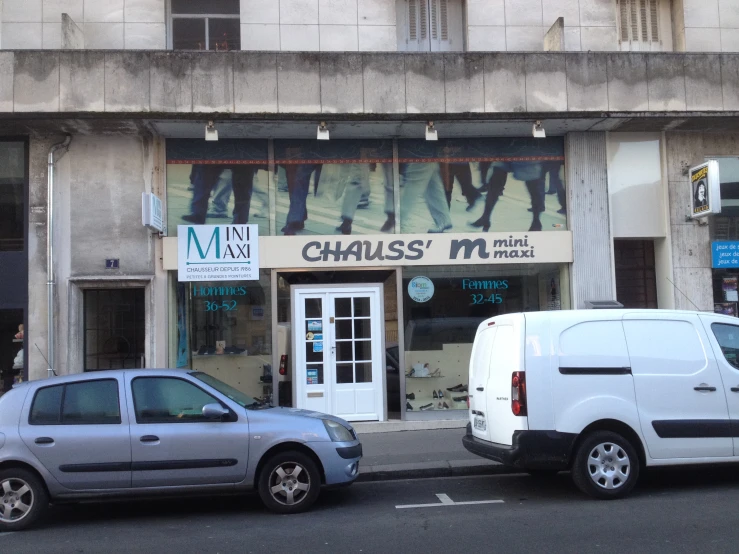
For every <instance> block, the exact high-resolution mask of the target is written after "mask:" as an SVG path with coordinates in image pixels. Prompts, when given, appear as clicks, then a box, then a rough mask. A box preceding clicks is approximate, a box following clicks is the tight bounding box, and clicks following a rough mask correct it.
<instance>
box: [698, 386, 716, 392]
mask: <svg viewBox="0 0 739 554" xmlns="http://www.w3.org/2000/svg"><path fill="white" fill-rule="evenodd" d="M693 390H697V391H701V392H716V387H704V386H701V387H693Z"/></svg>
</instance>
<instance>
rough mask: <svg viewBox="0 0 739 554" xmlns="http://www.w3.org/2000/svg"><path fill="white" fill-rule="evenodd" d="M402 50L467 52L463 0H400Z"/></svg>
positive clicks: (399, 46)
mask: <svg viewBox="0 0 739 554" xmlns="http://www.w3.org/2000/svg"><path fill="white" fill-rule="evenodd" d="M397 14H398V15H397V17H398V27H397V28H398V49H399V50H407V51H411V52H413V51H421V52H423V51H426V52H429V51H430V52H455V51H462V50H464V26H463V25H464V24H463V22H464V17H463V7H462V0H397Z"/></svg>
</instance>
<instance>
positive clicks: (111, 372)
mask: <svg viewBox="0 0 739 554" xmlns="http://www.w3.org/2000/svg"><path fill="white" fill-rule="evenodd" d="M187 373H192V370H191V369H169V368H163V369H155V368H151V369H148V368H147V369H102V370H99V371H87V372H85V373H71V374H69V375H55V376H54V377H51V378H48V379H39V380H34V381H24V382H23V383H20V384H19V385H17V386H23V385H25V384H33V385H40V386H46V385H50V384H58V383H67V382H73V381H94V380H96V379H110V378H118V377H122V376H123V375H133V376H166V375H169V376H182V375H184V374H187ZM14 388H16V387H14Z"/></svg>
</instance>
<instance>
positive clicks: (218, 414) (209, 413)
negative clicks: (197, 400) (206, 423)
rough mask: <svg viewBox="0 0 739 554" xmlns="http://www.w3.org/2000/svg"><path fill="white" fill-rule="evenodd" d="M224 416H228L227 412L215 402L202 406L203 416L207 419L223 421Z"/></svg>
mask: <svg viewBox="0 0 739 554" xmlns="http://www.w3.org/2000/svg"><path fill="white" fill-rule="evenodd" d="M226 415H228V410H227V409H226V408H224V407H223V406H221V405H220V404H216V403H215V402H214V403H213V404H206V405H205V406H203V416H204V417H206V418H208V419H223V418H224V416H226Z"/></svg>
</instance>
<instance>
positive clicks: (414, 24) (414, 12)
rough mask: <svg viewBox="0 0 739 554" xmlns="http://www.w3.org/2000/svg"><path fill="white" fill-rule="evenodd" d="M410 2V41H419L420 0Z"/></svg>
mask: <svg viewBox="0 0 739 554" xmlns="http://www.w3.org/2000/svg"><path fill="white" fill-rule="evenodd" d="M407 1H408V40H418V0H407Z"/></svg>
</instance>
